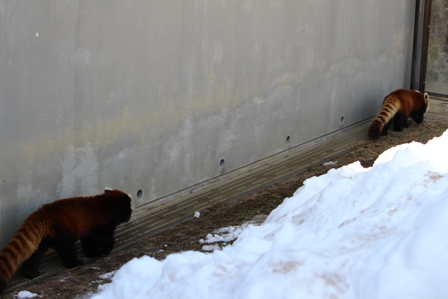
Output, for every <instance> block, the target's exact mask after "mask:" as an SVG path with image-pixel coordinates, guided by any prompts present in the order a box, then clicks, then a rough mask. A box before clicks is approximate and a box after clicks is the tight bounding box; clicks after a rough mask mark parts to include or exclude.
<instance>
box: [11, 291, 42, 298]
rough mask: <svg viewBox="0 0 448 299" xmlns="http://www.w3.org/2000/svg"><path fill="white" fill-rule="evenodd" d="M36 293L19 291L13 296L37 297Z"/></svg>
mask: <svg viewBox="0 0 448 299" xmlns="http://www.w3.org/2000/svg"><path fill="white" fill-rule="evenodd" d="M37 296H38V295H37V294H34V293H31V292H29V291H20V292H19V293H18V294H17V295H15V296H14V297H17V298H19V299H25V298H34V297H37Z"/></svg>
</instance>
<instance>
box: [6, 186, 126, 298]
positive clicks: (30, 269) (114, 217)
mask: <svg viewBox="0 0 448 299" xmlns="http://www.w3.org/2000/svg"><path fill="white" fill-rule="evenodd" d="M131 213H132V197H131V196H130V195H129V194H126V193H124V192H122V191H120V190H111V189H105V192H104V193H103V194H99V195H95V196H90V197H73V198H66V199H60V200H57V201H54V202H52V203H48V204H45V205H43V206H42V207H41V208H39V209H38V210H37V211H35V212H34V213H32V214H31V215H30V216H28V218H26V219H25V221H24V223H23V224H22V226H21V227H20V228H19V230H18V231H17V233H16V234H15V235H14V237H13V238H12V239H11V241H9V243H7V244H6V246H5V247H4V248H3V250H2V251H0V294H1V293H2V292H3V291H4V290H5V288H6V285H7V283H8V281H9V279H10V278H11V276H12V275H13V274H14V272H15V271H16V270H17V268H18V267H19V265H20V264H22V263H23V264H22V270H23V274H24V275H25V277H27V278H35V277H37V276H39V275H40V272H39V263H40V259H41V258H42V256H43V255H44V253H45V252H46V251H47V250H48V249H49V248H54V249H55V251H56V253H57V254H58V255H59V257H60V258H61V259H62V262H63V264H64V265H65V266H66V267H67V268H73V267H76V266H80V265H82V264H83V261H82V260H81V259H78V257H77V249H76V245H75V243H76V241H77V240H81V245H82V249H83V251H84V254H85V256H86V257H88V258H91V257H100V256H101V255H103V254H108V253H110V252H111V251H112V249H113V247H114V245H115V239H114V231H115V228H116V227H117V225H118V224H120V223H123V222H127V221H129V219H130V218H131Z"/></svg>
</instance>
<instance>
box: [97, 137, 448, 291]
mask: <svg viewBox="0 0 448 299" xmlns="http://www.w3.org/2000/svg"><path fill="white" fill-rule="evenodd" d="M447 149H448V133H445V134H444V135H443V136H442V137H440V138H435V139H433V140H432V141H430V142H428V144H427V145H422V144H419V143H411V144H406V145H401V146H398V147H395V148H392V149H390V150H388V151H386V152H384V153H383V154H382V155H381V156H380V157H379V158H378V159H377V160H376V162H375V164H374V165H373V167H371V168H367V169H365V168H363V167H362V166H361V165H360V163H353V164H350V165H347V166H344V167H341V168H339V169H331V170H330V171H329V172H328V173H327V174H325V175H322V176H319V177H313V178H310V179H308V180H306V181H305V183H304V186H303V187H301V188H300V189H298V190H297V191H296V192H295V194H294V195H293V197H291V198H288V199H286V200H285V201H284V203H283V204H281V205H280V206H279V207H278V208H277V209H275V210H274V211H272V213H271V214H270V215H269V217H268V218H267V219H266V221H265V222H264V223H263V224H262V225H261V226H251V225H250V226H248V227H246V228H244V230H243V231H242V232H241V234H240V235H239V237H238V239H237V240H236V241H235V242H234V243H233V244H232V245H231V246H227V247H225V248H224V249H223V250H215V251H214V252H213V253H201V252H193V251H189V252H183V253H178V254H172V255H169V256H168V257H167V258H166V259H165V260H163V261H157V260H155V259H153V258H150V257H147V256H143V257H141V258H135V259H133V260H132V261H130V262H128V263H127V264H125V265H124V266H123V267H122V268H121V269H120V270H118V271H117V273H116V274H115V276H114V278H113V281H112V283H111V284H108V285H104V286H102V287H101V288H100V289H101V292H100V293H99V294H97V295H95V296H94V297H93V298H95V299H101V298H116V299H118V298H211V297H213V298H216V299H219V298H223V299H224V298H226V299H227V298H254V299H255V298H256V299H259V298H381V299H383V298H447V294H448V284H447V283H446V282H447V281H448V272H447V271H446V269H445V268H446V265H448V254H447V252H448V235H447V234H446V230H447V228H448V176H447V175H446V174H447V173H448V158H447V153H448V150H447Z"/></svg>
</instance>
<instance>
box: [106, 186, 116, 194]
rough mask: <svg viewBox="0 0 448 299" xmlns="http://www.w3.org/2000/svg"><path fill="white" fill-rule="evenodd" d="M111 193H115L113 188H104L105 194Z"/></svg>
mask: <svg viewBox="0 0 448 299" xmlns="http://www.w3.org/2000/svg"><path fill="white" fill-rule="evenodd" d="M110 191H114V190H113V189H112V188H109V187H106V188H104V192H105V193H107V192H110Z"/></svg>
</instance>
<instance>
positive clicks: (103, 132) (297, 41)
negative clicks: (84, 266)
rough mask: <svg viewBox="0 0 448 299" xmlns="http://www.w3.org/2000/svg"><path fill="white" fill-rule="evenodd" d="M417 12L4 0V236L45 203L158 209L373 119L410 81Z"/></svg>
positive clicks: (158, 0)
mask: <svg viewBox="0 0 448 299" xmlns="http://www.w3.org/2000/svg"><path fill="white" fill-rule="evenodd" d="M414 5H415V1H410V0H393V1H391V0H365V1H358V0H300V1H296V0H290V1H287V0H284V1H281V0H277V1H269V0H266V1H264V0H258V1H256V0H184V1H181V0H179V1H174V0H151V1H146V0H141V1H138V0H128V1H125V0H103V1H75V0H71V1H61V0H47V1H44V0H41V1H39V0H36V1H28V0H18V1H1V2H0V78H1V79H0V140H1V143H0V228H1V229H0V245H3V244H4V242H6V240H7V239H9V238H10V237H11V235H12V234H13V232H14V231H15V230H16V229H17V228H18V226H19V225H20V223H21V222H22V221H23V219H24V218H25V217H26V216H27V215H28V214H29V213H31V212H32V211H34V210H35V209H36V208H38V207H39V206H40V205H42V204H43V203H46V202H50V201H53V200H55V199H58V198H64V197H69V196H79V195H92V194H96V193H100V192H102V189H103V187H105V186H109V187H113V188H118V189H123V190H125V191H127V192H129V193H131V194H133V195H134V197H136V193H137V191H138V190H141V191H142V196H141V197H140V198H138V199H137V202H138V204H139V205H143V204H146V203H151V202H152V203H154V201H155V200H158V199H160V198H169V195H170V194H173V193H175V192H177V191H179V190H186V191H189V190H190V189H191V188H194V187H192V186H195V185H196V186H197V184H200V183H203V182H205V181H207V180H209V179H211V178H216V177H219V176H220V175H222V174H225V173H228V172H229V171H232V170H235V169H240V171H245V170H247V169H250V167H253V166H254V165H257V163H262V160H263V159H264V158H266V157H268V156H272V155H275V154H278V153H281V152H283V151H285V150H287V149H288V148H293V147H295V146H297V145H300V144H303V143H305V142H307V141H310V140H312V139H314V138H317V137H319V136H323V135H325V134H327V133H330V132H334V131H337V130H339V129H340V128H342V127H346V126H349V125H351V124H354V123H357V122H359V121H362V120H365V119H366V118H368V117H371V116H373V115H374V114H375V113H376V112H377V110H378V109H379V107H380V104H381V101H382V98H383V96H384V95H385V94H386V93H388V92H390V91H391V90H392V89H394V88H399V87H407V86H408V85H409V78H410V69H411V65H410V62H411V56H412V55H411V54H412V53H411V51H412V36H413V23H414ZM288 136H289V142H287V138H288ZM260 161H261V162H260ZM221 162H222V163H221Z"/></svg>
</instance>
